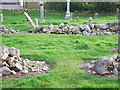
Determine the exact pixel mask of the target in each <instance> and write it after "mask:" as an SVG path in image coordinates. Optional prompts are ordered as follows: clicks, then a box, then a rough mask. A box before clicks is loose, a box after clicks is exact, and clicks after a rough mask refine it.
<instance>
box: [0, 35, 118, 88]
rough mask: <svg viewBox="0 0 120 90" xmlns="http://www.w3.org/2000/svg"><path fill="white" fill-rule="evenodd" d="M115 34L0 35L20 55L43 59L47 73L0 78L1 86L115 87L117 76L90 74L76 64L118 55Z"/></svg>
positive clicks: (3, 42) (4, 42) (3, 41)
mask: <svg viewBox="0 0 120 90" xmlns="http://www.w3.org/2000/svg"><path fill="white" fill-rule="evenodd" d="M117 39H118V37H117V36H84V35H83V36H82V35H53V34H2V45H6V46H8V47H15V48H19V49H20V50H21V56H22V57H25V58H29V59H33V60H39V61H46V62H47V63H49V64H50V65H51V70H49V73H48V74H45V75H39V76H31V77H25V78H20V79H3V80H2V87H3V88H118V78H109V77H98V76H94V75H89V74H88V73H86V72H85V71H84V70H82V69H80V66H79V65H78V64H82V63H84V62H88V61H91V60H95V59H97V58H99V57H102V56H110V55H117V53H112V52H110V51H109V50H110V49H112V48H117Z"/></svg>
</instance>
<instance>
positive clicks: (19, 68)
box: [14, 63, 23, 71]
mask: <svg viewBox="0 0 120 90" xmlns="http://www.w3.org/2000/svg"><path fill="white" fill-rule="evenodd" d="M14 70H15V71H22V70H23V68H22V65H20V64H19V63H16V64H15V69H14Z"/></svg>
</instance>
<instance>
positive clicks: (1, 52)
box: [0, 46, 50, 77]
mask: <svg viewBox="0 0 120 90" xmlns="http://www.w3.org/2000/svg"><path fill="white" fill-rule="evenodd" d="M49 68H50V67H49V65H48V64H46V63H45V62H44V61H32V60H28V59H24V58H21V57H20V50H19V49H16V48H14V47H6V46H0V76H1V77H2V76H7V75H16V74H17V73H22V74H27V73H30V72H42V71H47V70H48V69H49Z"/></svg>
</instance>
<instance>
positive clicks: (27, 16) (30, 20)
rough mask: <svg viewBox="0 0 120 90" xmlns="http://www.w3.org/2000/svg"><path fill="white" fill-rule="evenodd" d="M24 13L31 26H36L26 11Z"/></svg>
mask: <svg viewBox="0 0 120 90" xmlns="http://www.w3.org/2000/svg"><path fill="white" fill-rule="evenodd" d="M24 15H25V17H26V18H27V19H28V21H29V22H30V24H31V25H32V27H33V28H36V25H35V23H34V22H33V21H32V19H31V17H30V16H29V15H28V14H27V13H26V12H24Z"/></svg>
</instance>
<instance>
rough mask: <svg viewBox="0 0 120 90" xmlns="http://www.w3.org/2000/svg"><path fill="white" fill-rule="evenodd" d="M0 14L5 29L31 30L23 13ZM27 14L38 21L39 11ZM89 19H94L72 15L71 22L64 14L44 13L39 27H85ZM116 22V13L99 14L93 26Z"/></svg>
mask: <svg viewBox="0 0 120 90" xmlns="http://www.w3.org/2000/svg"><path fill="white" fill-rule="evenodd" d="M2 13H3V15H4V22H3V23H2V24H3V25H5V26H6V27H7V28H13V29H15V30H28V29H31V28H32V27H31V25H30V24H29V22H28V21H27V19H26V18H25V16H24V14H23V13H24V12H23V11H20V12H18V11H8V10H3V11H2ZM27 13H28V14H29V15H30V16H31V18H32V20H33V21H35V18H38V20H40V12H39V11H27ZM77 16H78V17H79V23H76V17H77ZM89 17H93V18H94V14H81V13H77V14H75V13H74V14H73V19H72V20H65V19H64V18H65V13H52V12H45V20H46V23H39V25H50V24H53V25H59V24H60V23H65V24H69V25H73V26H76V25H86V24H88V18H89ZM116 20H118V19H117V15H116V13H113V14H99V18H98V19H93V24H106V23H107V22H114V21H116ZM46 28H47V27H46Z"/></svg>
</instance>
